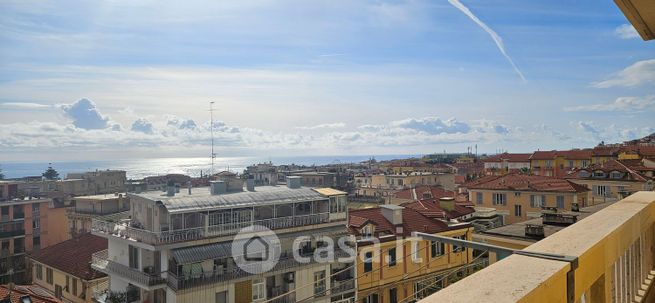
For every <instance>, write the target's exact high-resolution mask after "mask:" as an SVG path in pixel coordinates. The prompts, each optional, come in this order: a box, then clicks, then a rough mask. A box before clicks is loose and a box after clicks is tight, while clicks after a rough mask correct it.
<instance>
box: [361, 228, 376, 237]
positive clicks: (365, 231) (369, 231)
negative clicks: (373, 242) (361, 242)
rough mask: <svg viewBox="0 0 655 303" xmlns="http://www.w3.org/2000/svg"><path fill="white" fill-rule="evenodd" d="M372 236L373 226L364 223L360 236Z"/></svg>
mask: <svg viewBox="0 0 655 303" xmlns="http://www.w3.org/2000/svg"><path fill="white" fill-rule="evenodd" d="M372 236H373V226H370V225H366V226H364V228H362V237H364V238H370V237H372Z"/></svg>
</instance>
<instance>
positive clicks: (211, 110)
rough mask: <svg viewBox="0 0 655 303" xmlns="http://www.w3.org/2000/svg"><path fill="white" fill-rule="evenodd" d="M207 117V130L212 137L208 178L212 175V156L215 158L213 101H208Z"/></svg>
mask: <svg viewBox="0 0 655 303" xmlns="http://www.w3.org/2000/svg"><path fill="white" fill-rule="evenodd" d="M209 119H210V125H209V130H210V132H211V137H212V155H211V160H212V166H211V170H210V171H209V178H211V177H212V176H213V175H214V158H216V154H215V153H214V101H210V102H209Z"/></svg>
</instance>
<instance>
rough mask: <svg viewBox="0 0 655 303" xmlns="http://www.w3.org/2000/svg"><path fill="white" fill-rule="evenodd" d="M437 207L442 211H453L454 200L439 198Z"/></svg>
mask: <svg viewBox="0 0 655 303" xmlns="http://www.w3.org/2000/svg"><path fill="white" fill-rule="evenodd" d="M439 206H441V208H442V209H444V210H448V211H453V210H454V209H455V198H453V197H443V198H439Z"/></svg>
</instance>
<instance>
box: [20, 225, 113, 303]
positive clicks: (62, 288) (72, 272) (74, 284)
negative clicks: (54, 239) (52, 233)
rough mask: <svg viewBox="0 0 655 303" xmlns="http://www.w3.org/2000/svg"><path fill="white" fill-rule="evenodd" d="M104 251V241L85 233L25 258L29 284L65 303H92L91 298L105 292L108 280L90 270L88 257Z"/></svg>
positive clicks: (104, 276)
mask: <svg viewBox="0 0 655 303" xmlns="http://www.w3.org/2000/svg"><path fill="white" fill-rule="evenodd" d="M106 249H107V239H105V238H102V237H98V236H94V235H91V234H89V233H86V234H82V235H79V236H78V237H76V238H73V239H69V240H66V241H64V242H61V243H58V244H56V245H53V246H50V247H48V248H44V249H41V250H40V251H38V252H35V253H33V254H31V255H30V257H29V259H30V263H31V265H32V266H31V268H32V283H34V284H36V285H38V286H40V287H42V288H44V289H46V290H47V291H48V292H49V293H50V294H52V295H53V296H54V297H55V298H57V299H60V300H65V301H66V302H72V303H91V302H94V300H93V299H94V297H95V296H94V295H95V294H99V293H102V292H105V291H106V289H107V286H108V284H109V283H108V280H109V278H108V277H107V275H106V274H104V273H102V272H99V271H96V270H94V269H92V268H91V257H92V255H93V254H94V253H97V252H99V251H103V250H106Z"/></svg>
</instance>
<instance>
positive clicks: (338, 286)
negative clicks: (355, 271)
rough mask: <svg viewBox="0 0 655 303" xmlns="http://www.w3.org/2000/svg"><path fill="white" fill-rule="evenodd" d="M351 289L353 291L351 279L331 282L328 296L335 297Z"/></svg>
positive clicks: (353, 283)
mask: <svg viewBox="0 0 655 303" xmlns="http://www.w3.org/2000/svg"><path fill="white" fill-rule="evenodd" d="M353 289H355V279H353V278H351V279H348V280H342V281H337V280H334V281H332V287H330V294H331V295H335V294H339V293H342V292H347V291H350V290H353Z"/></svg>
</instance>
